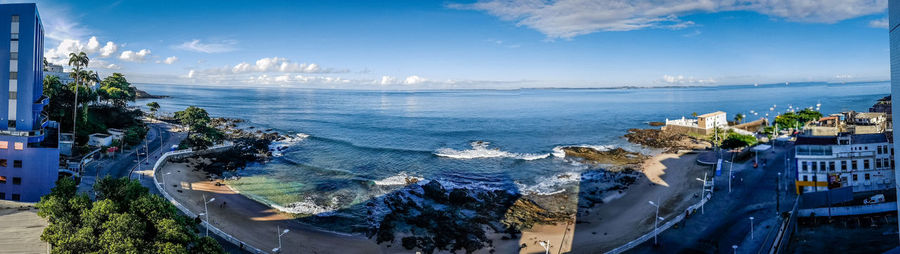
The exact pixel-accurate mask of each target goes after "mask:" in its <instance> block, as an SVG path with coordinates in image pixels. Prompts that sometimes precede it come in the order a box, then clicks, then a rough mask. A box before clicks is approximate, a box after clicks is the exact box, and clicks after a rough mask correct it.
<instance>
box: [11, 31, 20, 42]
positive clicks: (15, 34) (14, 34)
mask: <svg viewBox="0 0 900 254" xmlns="http://www.w3.org/2000/svg"><path fill="white" fill-rule="evenodd" d="M9 39H10V40H13V41H18V40H19V33H12V34H10V35H9Z"/></svg>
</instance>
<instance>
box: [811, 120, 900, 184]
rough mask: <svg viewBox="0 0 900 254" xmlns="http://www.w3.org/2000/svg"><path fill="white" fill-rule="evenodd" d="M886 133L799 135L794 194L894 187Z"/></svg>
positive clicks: (891, 146)
mask: <svg viewBox="0 0 900 254" xmlns="http://www.w3.org/2000/svg"><path fill="white" fill-rule="evenodd" d="M889 136H890V135H887V134H886V133H876V134H849V133H841V134H839V135H837V136H806V135H803V136H799V137H797V142H796V143H795V147H794V149H795V153H794V154H795V157H794V159H795V160H794V161H795V162H796V163H797V165H796V166H797V179H796V184H795V186H796V188H797V193H798V194H799V193H801V192H815V191H824V190H829V189H834V188H840V187H853V191H854V192H862V191H875V190H887V189H891V188H893V187H894V183H895V182H896V181H895V180H894V168H893V165H894V159H893V153H894V146H893V143H892V142H891V141H890V140H888V137H889Z"/></svg>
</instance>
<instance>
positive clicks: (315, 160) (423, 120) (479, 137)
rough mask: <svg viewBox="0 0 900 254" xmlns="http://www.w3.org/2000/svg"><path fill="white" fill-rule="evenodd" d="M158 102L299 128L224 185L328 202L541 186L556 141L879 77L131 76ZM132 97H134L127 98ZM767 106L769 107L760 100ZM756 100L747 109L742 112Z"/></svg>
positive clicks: (839, 97)
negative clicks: (424, 182) (456, 188)
mask: <svg viewBox="0 0 900 254" xmlns="http://www.w3.org/2000/svg"><path fill="white" fill-rule="evenodd" d="M136 86H137V87H139V88H140V89H143V90H146V91H148V92H150V93H151V94H159V95H168V96H171V98H167V99H159V100H154V101H158V102H159V103H160V105H162V109H161V110H162V111H165V112H173V111H176V110H181V109H184V108H185V107H187V106H190V105H196V106H200V107H203V108H206V109H207V110H208V111H209V112H210V114H212V115H213V116H224V117H235V118H241V119H245V120H247V121H249V122H250V123H251V124H253V125H257V126H261V127H263V128H272V129H274V130H276V131H279V132H281V133H292V134H293V135H296V134H299V133H303V134H306V135H308V137H305V138H302V139H300V138H298V139H299V140H300V141H298V142H295V143H291V144H286V145H288V149H287V150H286V151H285V152H284V156H282V157H277V158H275V159H273V160H272V161H271V162H269V163H267V164H265V165H253V166H250V167H249V168H248V169H247V170H245V171H244V172H242V175H244V176H245V177H243V178H242V179H241V180H239V181H236V182H234V185H235V187H236V188H238V189H239V190H242V191H243V192H246V193H250V194H254V195H257V196H259V197H262V198H265V199H268V200H270V201H273V202H275V203H278V204H281V205H291V208H289V209H288V210H291V211H294V212H304V213H314V214H320V213H328V212H330V211H333V210H337V209H340V208H344V207H348V206H350V205H352V204H357V203H360V202H365V201H366V200H369V199H371V198H373V197H377V196H379V195H383V194H384V193H388V192H390V191H393V190H396V189H397V188H399V187H400V186H399V185H397V184H400V183H404V182H405V181H404V178H405V176H411V177H417V178H424V179H429V180H441V181H442V182H445V183H447V184H451V185H452V184H456V185H460V186H466V187H470V188H504V189H510V190H515V191H520V192H535V193H552V192H556V191H560V190H563V189H565V188H566V187H567V186H571V185H572V182H571V181H573V180H577V177H570V178H562V179H561V178H560V177H558V176H560V175H565V174H572V175H575V176H577V175H578V174H577V172H579V171H582V170H584V169H585V168H586V166H584V165H579V164H577V163H573V162H571V161H568V160H566V159H564V158H561V157H559V156H555V155H554V148H557V147H560V146H568V145H587V146H603V147H613V146H623V147H627V148H630V149H637V148H635V147H633V146H631V145H629V144H627V143H626V142H625V140H624V139H623V138H622V135H623V134H625V132H626V131H627V130H628V129H629V128H641V127H646V126H647V124H646V123H647V122H649V121H664V120H665V119H666V118H670V119H674V118H680V117H682V116H688V117H690V114H691V112H698V113H706V112H712V111H716V110H722V111H726V112H727V113H728V114H729V119H730V118H731V117H732V116H733V115H734V114H735V113H743V114H745V115H748V117H747V120H753V119H756V118H759V117H762V116H763V114H764V113H766V112H772V113H773V115H774V113H777V112H784V111H785V110H786V109H787V108H788V106H791V107H811V106H812V107H815V106H816V105H817V104H821V110H822V111H823V112H824V113H834V112H839V111H842V110H857V111H866V110H867V109H868V107H869V106H871V105H872V104H873V103H874V102H875V100H877V99H879V98H881V97H883V96H886V95H888V94H889V93H890V85H889V83H887V82H876V83H856V84H790V85H785V84H778V85H760V86H758V87H757V86H723V87H696V88H654V89H523V90H465V91H415V92H413V91H348V90H314V89H298V88H284V87H253V88H246V87H242V88H235V87H211V86H197V85H195V86H183V85H155V84H137V85H136ZM138 104H139V105H143V104H146V101H139V102H138ZM773 106H774V107H775V108H774V110H772V111H770V108H771V107H773ZM751 110H753V111H754V112H761V113H759V115H757V116H753V115H752V114H750V112H751Z"/></svg>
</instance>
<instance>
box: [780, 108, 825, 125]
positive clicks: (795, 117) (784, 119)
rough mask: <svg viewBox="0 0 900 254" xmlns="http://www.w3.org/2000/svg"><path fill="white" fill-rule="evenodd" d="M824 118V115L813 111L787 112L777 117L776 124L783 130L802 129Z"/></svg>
mask: <svg viewBox="0 0 900 254" xmlns="http://www.w3.org/2000/svg"><path fill="white" fill-rule="evenodd" d="M819 118H822V113H820V112H819V111H816V110H813V109H809V108H807V109H803V110H800V111H797V112H796V113H794V112H787V113H784V114H781V115H779V116H776V117H775V123H776V124H778V126H779V127H781V128H798V129H799V128H801V127H803V125H804V124H806V123H808V122H810V121H816V120H819Z"/></svg>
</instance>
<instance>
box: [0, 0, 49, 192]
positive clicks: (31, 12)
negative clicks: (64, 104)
mask: <svg viewBox="0 0 900 254" xmlns="http://www.w3.org/2000/svg"><path fill="white" fill-rule="evenodd" d="M0 44H2V45H0V47H5V48H8V49H9V50H8V51H0V59H8V60H7V61H0V69H2V70H8V71H0V89H2V90H5V91H7V93H2V92H0V101H7V103H0V107H6V108H5V109H2V108H0V120H3V121H5V122H7V128H0V199H3V200H14V201H24V202H37V201H39V200H40V197H41V196H43V195H45V194H47V193H50V189H51V188H52V187H53V186H54V184H55V182H56V180H57V177H58V175H59V149H58V144H59V134H58V133H59V132H58V131H57V128H56V127H58V126H57V124H56V123H54V122H50V121H48V119H47V116H46V115H44V114H42V111H43V109H44V106H46V105H47V102H48V98H47V97H46V96H44V95H43V78H44V75H43V55H44V53H43V52H44V50H43V49H44V27H43V25H42V24H41V18H40V15H39V14H38V11H37V6H36V5H35V4H33V3H27V4H0Z"/></svg>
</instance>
